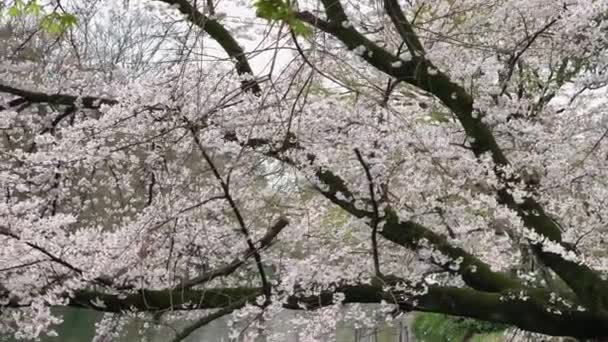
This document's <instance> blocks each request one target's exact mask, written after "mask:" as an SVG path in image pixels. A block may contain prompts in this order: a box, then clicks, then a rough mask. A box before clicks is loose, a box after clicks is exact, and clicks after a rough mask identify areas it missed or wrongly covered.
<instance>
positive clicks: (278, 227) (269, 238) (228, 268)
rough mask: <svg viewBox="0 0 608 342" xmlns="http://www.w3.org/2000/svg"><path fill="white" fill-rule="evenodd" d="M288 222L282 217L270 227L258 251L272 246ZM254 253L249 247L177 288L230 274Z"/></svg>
mask: <svg viewBox="0 0 608 342" xmlns="http://www.w3.org/2000/svg"><path fill="white" fill-rule="evenodd" d="M288 224H289V222H288V221H287V220H286V219H284V218H280V219H279V220H278V221H277V222H276V223H275V224H274V225H273V226H272V227H270V229H268V231H267V232H266V234H264V236H263V237H262V238H261V239H260V241H259V242H258V244H259V247H257V248H256V249H255V251H258V253H259V251H260V250H262V249H264V248H266V247H268V246H270V245H271V244H272V242H273V241H274V239H275V238H276V236H277V235H279V233H280V232H281V231H282V230H283V228H285V227H287V225H288ZM253 255H254V251H252V250H249V249H248V250H247V251H246V252H245V253H244V254H243V256H240V257H237V258H235V259H234V260H233V261H232V262H230V263H229V264H227V265H225V266H223V267H220V268H217V269H214V270H212V271H210V272H206V273H205V274H202V275H200V276H198V277H195V278H192V279H190V280H188V281H185V282H184V283H182V284H181V285H178V286H177V287H176V288H175V290H176V291H179V290H181V289H188V288H191V287H193V286H197V285H201V284H203V283H206V282H209V281H211V280H213V279H215V278H218V277H225V276H228V275H230V274H232V273H234V271H236V270H237V269H238V268H239V267H241V266H242V265H243V264H245V263H246V262H247V259H249V258H250V257H252V256H253Z"/></svg>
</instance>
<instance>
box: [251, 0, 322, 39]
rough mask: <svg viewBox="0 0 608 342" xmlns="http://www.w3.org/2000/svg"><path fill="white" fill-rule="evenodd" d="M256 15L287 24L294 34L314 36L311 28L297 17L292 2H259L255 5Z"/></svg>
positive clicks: (258, 0)
mask: <svg viewBox="0 0 608 342" xmlns="http://www.w3.org/2000/svg"><path fill="white" fill-rule="evenodd" d="M254 6H255V10H256V15H257V16H258V17H260V18H264V19H266V20H268V21H270V22H282V23H285V24H287V25H288V26H289V27H290V28H291V29H292V31H293V33H294V34H296V35H299V36H309V35H311V34H312V30H311V29H310V27H308V26H306V25H305V24H304V23H303V22H302V21H301V20H300V19H298V18H297V17H296V15H295V12H294V9H293V4H292V2H291V1H290V0H257V1H256V2H255V3H254Z"/></svg>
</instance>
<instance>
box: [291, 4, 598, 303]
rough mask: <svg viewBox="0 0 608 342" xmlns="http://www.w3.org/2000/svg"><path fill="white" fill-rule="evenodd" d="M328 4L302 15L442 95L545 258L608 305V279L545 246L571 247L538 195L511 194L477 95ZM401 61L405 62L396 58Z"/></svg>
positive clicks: (382, 66)
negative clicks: (403, 55)
mask: <svg viewBox="0 0 608 342" xmlns="http://www.w3.org/2000/svg"><path fill="white" fill-rule="evenodd" d="M323 4H324V5H325V9H326V11H325V13H326V15H327V18H328V20H327V21H325V20H321V19H319V18H317V17H316V16H315V15H313V14H312V13H310V12H299V13H298V14H297V16H298V18H299V19H300V20H302V21H304V22H306V23H309V24H310V25H313V26H315V27H317V28H319V29H321V30H322V31H324V32H326V33H328V34H330V35H332V36H334V37H335V38H337V39H338V40H340V41H341V42H342V43H343V44H344V45H346V46H347V47H348V48H349V49H351V50H353V49H356V48H358V47H361V46H363V47H365V49H366V50H367V53H363V55H362V56H361V57H362V58H363V59H364V60H366V61H367V62H368V63H369V64H370V65H372V66H374V67H375V68H376V69H378V70H380V71H382V72H384V73H386V74H388V75H390V76H393V77H395V78H397V79H398V80H402V81H404V82H406V83H409V84H411V85H413V86H416V87H418V88H420V89H422V90H424V91H427V92H429V93H431V94H433V95H434V96H436V97H437V98H438V99H439V100H441V102H443V104H444V105H445V106H446V107H448V108H449V109H450V110H451V111H452V112H453V113H454V114H455V115H456V117H457V119H458V120H459V122H460V123H461V125H462V127H463V128H464V131H465V133H466V134H467V136H468V137H469V138H471V140H472V142H471V150H472V151H473V153H474V154H475V155H476V156H478V157H481V156H483V155H484V154H486V153H489V154H490V155H491V157H492V160H493V161H494V163H495V164H496V165H497V167H496V168H495V172H496V174H497V176H498V177H499V178H500V179H501V180H502V181H503V182H504V183H505V185H506V187H505V188H504V189H501V190H499V191H498V193H497V198H498V202H499V203H501V204H503V205H506V206H508V207H510V208H511V209H513V210H514V211H515V212H517V213H518V215H519V216H520V217H521V218H522V220H523V221H524V224H525V225H526V227H528V228H530V229H532V230H533V231H535V232H536V233H538V234H539V235H541V236H543V237H545V238H546V239H547V240H545V241H541V242H532V243H533V244H534V250H535V252H536V253H537V254H538V255H539V258H540V260H541V261H542V262H543V263H544V264H545V265H547V266H549V267H550V268H551V269H552V270H553V271H555V273H556V274H557V275H559V276H560V277H561V278H562V279H563V280H564V281H565V282H566V284H568V286H569V287H570V288H571V289H572V290H573V291H574V293H576V294H577V296H578V297H579V298H580V299H581V300H582V301H583V302H584V303H585V305H586V306H587V307H588V308H590V309H592V310H594V311H606V310H608V281H606V280H604V279H602V278H601V276H600V275H599V273H598V272H597V271H595V270H593V269H591V268H590V267H588V266H586V265H584V264H580V263H577V262H573V261H569V260H566V259H564V258H563V257H561V256H560V255H558V254H555V253H552V252H547V251H545V250H543V248H542V246H543V244H551V243H555V244H558V245H561V246H562V247H563V248H564V249H565V250H568V249H569V247H568V245H566V244H564V243H563V242H562V239H561V232H560V229H559V226H558V225H557V224H556V222H554V220H553V219H552V218H551V217H549V216H548V215H547V214H546V213H545V212H544V210H543V208H542V206H541V205H540V204H539V203H538V202H537V201H536V200H534V199H533V198H531V197H528V198H526V199H525V200H524V202H523V203H517V202H516V201H515V199H514V198H513V196H512V195H511V193H510V191H509V188H511V187H513V186H515V184H516V183H519V181H520V179H519V178H517V177H506V176H504V174H503V172H502V171H501V167H502V166H507V165H509V161H508V159H507V157H506V155H505V154H504V152H503V151H502V149H501V148H500V147H499V145H498V143H497V142H496V139H495V137H494V135H493V134H492V131H491V129H490V127H489V126H488V125H487V124H485V123H484V122H483V121H482V118H481V115H480V113H476V112H475V111H474V108H473V98H472V96H471V95H470V94H468V92H467V91H466V90H465V89H464V88H463V87H461V86H460V85H458V84H456V83H455V82H453V81H452V80H451V79H450V78H449V77H448V76H447V75H446V74H445V73H443V72H441V71H440V70H438V69H437V68H436V67H435V66H434V65H433V64H432V63H431V62H430V61H428V60H426V59H423V58H417V57H416V56H414V57H413V59H412V60H411V61H401V60H400V59H399V58H398V57H397V56H395V55H393V54H391V53H390V52H388V51H386V50H385V49H383V48H381V47H380V46H378V45H377V44H375V43H373V42H372V41H370V40H369V39H367V38H366V37H365V36H364V35H362V34H361V33H360V32H358V31H357V30H356V29H354V28H353V27H352V26H349V27H344V26H343V25H342V23H343V22H344V21H346V20H348V18H347V17H346V15H345V12H344V9H343V8H342V6H341V4H340V1H339V0H324V1H323ZM395 62H400V63H399V64H395ZM395 65H398V66H399V67H395Z"/></svg>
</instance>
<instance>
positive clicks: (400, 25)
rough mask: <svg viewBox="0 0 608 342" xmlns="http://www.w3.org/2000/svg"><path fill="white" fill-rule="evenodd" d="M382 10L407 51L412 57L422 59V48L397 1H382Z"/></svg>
mask: <svg viewBox="0 0 608 342" xmlns="http://www.w3.org/2000/svg"><path fill="white" fill-rule="evenodd" d="M384 10H385V11H386V13H387V14H388V16H389V17H390V18H391V21H392V22H393V26H395V28H396V29H397V32H398V33H399V35H400V36H401V39H403V41H404V42H405V45H406V46H407V49H408V50H409V51H410V54H411V55H412V56H417V57H422V56H423V55H424V47H423V46H422V43H421V42H420V39H419V38H418V35H417V34H416V33H415V32H414V29H413V28H412V25H411V24H410V22H409V20H407V18H406V17H405V14H403V11H402V10H401V6H400V5H399V2H398V1H397V0H384Z"/></svg>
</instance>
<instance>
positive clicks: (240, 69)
mask: <svg viewBox="0 0 608 342" xmlns="http://www.w3.org/2000/svg"><path fill="white" fill-rule="evenodd" d="M157 1H160V2H164V3H166V4H169V5H171V6H176V7H177V9H178V10H179V11H180V12H181V13H182V14H183V15H185V16H186V18H188V20H189V21H190V22H192V23H193V24H195V25H196V26H198V27H199V28H201V29H202V30H204V31H205V32H206V33H207V34H208V35H209V36H211V38H213V39H214V40H215V41H216V42H218V44H220V46H221V47H222V49H224V51H225V52H226V53H227V54H228V56H230V58H232V59H234V60H235V68H236V72H237V73H238V74H239V75H251V76H252V77H253V70H252V69H251V66H250V65H249V61H248V60H247V56H246V55H245V52H244V51H243V48H241V46H240V45H239V43H238V42H237V41H236V40H235V39H234V37H232V35H231V34H230V32H228V30H227V29H226V28H225V27H224V25H222V24H220V23H219V22H218V21H217V20H215V19H211V18H209V17H207V16H206V15H204V14H203V13H201V11H199V10H198V9H197V8H196V7H194V6H193V5H192V4H190V2H189V1H188V0H157ZM241 88H242V89H243V90H245V91H249V90H250V91H252V92H253V93H254V94H256V95H257V94H260V92H261V89H260V85H259V84H258V83H257V82H256V81H255V80H253V79H251V80H244V81H242V82H241Z"/></svg>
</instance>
